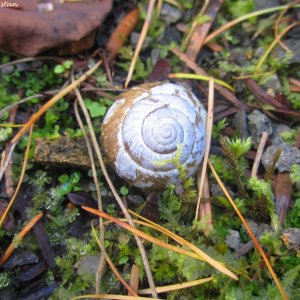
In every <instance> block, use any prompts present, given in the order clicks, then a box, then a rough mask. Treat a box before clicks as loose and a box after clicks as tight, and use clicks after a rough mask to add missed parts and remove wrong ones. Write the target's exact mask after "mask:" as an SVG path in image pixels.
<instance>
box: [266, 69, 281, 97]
mask: <svg viewBox="0 0 300 300" xmlns="http://www.w3.org/2000/svg"><path fill="white" fill-rule="evenodd" d="M264 86H265V87H266V88H267V89H268V90H267V93H268V94H270V95H272V96H275V92H276V91H278V90H279V89H280V88H281V83H280V80H279V78H278V76H277V74H273V75H272V76H270V78H269V79H268V81H267V82H266V83H265V84H264Z"/></svg>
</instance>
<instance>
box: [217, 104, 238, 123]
mask: <svg viewBox="0 0 300 300" xmlns="http://www.w3.org/2000/svg"><path fill="white" fill-rule="evenodd" d="M238 111H239V109H237V108H235V107H230V108H228V109H225V110H222V111H220V112H218V113H216V114H215V115H214V122H216V121H218V120H220V119H224V118H225V117H228V116H230V115H233V114H235V113H236V112H238Z"/></svg>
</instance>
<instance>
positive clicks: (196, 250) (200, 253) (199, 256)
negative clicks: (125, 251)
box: [81, 206, 237, 280]
mask: <svg viewBox="0 0 300 300" xmlns="http://www.w3.org/2000/svg"><path fill="white" fill-rule="evenodd" d="M81 208H82V209H85V210H87V211H89V212H91V213H93V214H95V215H98V216H101V217H103V218H105V219H108V220H110V221H112V222H114V223H116V224H118V225H119V226H121V227H123V228H125V229H127V230H129V231H130V232H133V233H135V234H136V235H138V236H140V237H142V238H143V239H146V240H148V241H150V242H152V243H154V244H156V245H159V246H161V247H164V248H166V249H169V250H171V251H174V252H177V253H180V254H183V255H186V256H189V257H193V258H196V259H198V260H202V261H205V262H207V263H208V264H210V265H211V266H213V267H214V268H215V269H217V270H218V271H220V272H222V273H224V274H226V275H227V276H229V277H230V278H232V279H235V280H237V277H236V275H235V274H233V273H232V272H231V271H229V270H228V269H227V268H225V267H224V266H223V265H222V263H220V262H218V261H216V260H214V259H212V258H211V257H210V256H208V255H207V254H206V253H204V252H203V251H201V250H200V249H199V248H197V247H196V246H194V245H193V244H191V243H189V242H188V241H186V240H185V239H184V238H182V237H180V236H178V235H176V234H175V233H173V232H171V231H169V230H168V229H166V228H164V227H162V226H160V225H158V224H156V223H154V222H151V221H150V220H148V219H146V218H144V217H142V216H140V215H138V214H136V213H134V212H132V211H130V213H131V214H133V215H134V216H136V217H138V218H140V219H142V220H144V221H146V223H148V224H149V225H146V224H144V225H146V226H150V227H152V228H154V229H156V230H158V231H160V232H161V233H164V234H166V235H167V236H169V237H171V238H172V239H173V240H174V241H176V242H177V243H179V244H180V245H182V246H185V247H188V248H190V249H191V250H192V251H193V252H190V251H186V250H184V249H182V248H178V247H176V246H173V245H170V244H167V243H165V242H162V241H160V240H158V239H156V238H154V237H152V236H149V235H147V234H146V233H144V232H142V231H140V230H138V229H136V228H134V227H132V226H130V225H129V224H127V223H124V222H122V221H121V220H120V219H117V218H115V217H112V216H110V215H108V214H106V213H104V212H102V211H99V210H96V209H93V208H90V207H86V206H81Z"/></svg>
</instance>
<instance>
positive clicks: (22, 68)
mask: <svg viewBox="0 0 300 300" xmlns="http://www.w3.org/2000/svg"><path fill="white" fill-rule="evenodd" d="M30 69H31V68H30V64H28V63H19V64H17V70H18V71H19V72H26V71H29V70H30Z"/></svg>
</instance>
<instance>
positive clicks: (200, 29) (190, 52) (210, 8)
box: [186, 0, 224, 61]
mask: <svg viewBox="0 0 300 300" xmlns="http://www.w3.org/2000/svg"><path fill="white" fill-rule="evenodd" d="M223 1H224V0H216V1H211V2H209V1H205V4H204V5H203V7H202V10H201V12H200V15H202V14H204V13H205V15H207V16H209V17H210V20H209V21H207V22H205V23H203V24H198V25H196V27H195V29H194V32H193V34H192V36H191V39H190V43H189V46H188V49H187V51H186V55H187V56H188V57H189V58H190V59H191V60H192V61H195V60H196V58H197V56H198V53H199V52H200V51H201V49H202V46H203V42H204V40H205V38H206V36H207V34H208V31H209V30H210V28H211V26H212V24H213V22H214V20H215V18H216V15H217V13H218V11H219V9H220V7H221V6H222V4H223Z"/></svg>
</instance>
